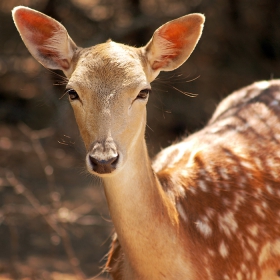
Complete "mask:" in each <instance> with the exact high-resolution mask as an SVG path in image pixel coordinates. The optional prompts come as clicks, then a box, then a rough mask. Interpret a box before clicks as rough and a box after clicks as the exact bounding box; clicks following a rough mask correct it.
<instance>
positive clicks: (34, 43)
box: [12, 6, 77, 76]
mask: <svg viewBox="0 0 280 280" xmlns="http://www.w3.org/2000/svg"><path fill="white" fill-rule="evenodd" d="M12 14H13V19H14V22H15V25H16V27H17V29H18V31H19V33H20V36H21V38H22V40H23V42H24V43H25V45H26V47H27V48H28V50H29V51H30V53H31V54H32V55H33V56H34V58H35V59H37V60H38V61H39V62H40V63H41V64H42V65H43V66H45V67H46V68H49V69H59V70H62V71H63V72H64V73H65V75H66V76H69V75H70V73H71V72H72V71H71V61H72V58H73V55H74V52H75V50H76V49H77V46H76V44H75V43H74V42H73V40H72V39H71V38H70V37H69V35H68V33H67V31H66V29H65V27H64V26H63V25H61V24H60V23H59V22H58V21H56V20H54V19H53V18H51V17H48V16H46V15H45V14H42V13H40V12H38V11H35V10H32V9H30V8H27V7H23V6H18V7H16V8H14V9H13V11H12Z"/></svg>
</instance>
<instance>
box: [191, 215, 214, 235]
mask: <svg viewBox="0 0 280 280" xmlns="http://www.w3.org/2000/svg"><path fill="white" fill-rule="evenodd" d="M195 224H196V228H197V229H198V230H199V231H200V233H201V234H203V235H204V237H209V236H210V235H211V234H212V228H211V226H210V225H209V223H208V218H207V217H206V216H204V217H202V219H201V220H197V221H196V223H195Z"/></svg>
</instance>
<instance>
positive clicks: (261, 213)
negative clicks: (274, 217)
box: [254, 205, 265, 219]
mask: <svg viewBox="0 0 280 280" xmlns="http://www.w3.org/2000/svg"><path fill="white" fill-rule="evenodd" d="M254 208H255V211H256V213H257V214H258V215H259V216H260V217H261V218H263V219H265V213H264V212H263V210H262V209H261V207H260V206H259V205H254Z"/></svg>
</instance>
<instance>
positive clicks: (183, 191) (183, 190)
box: [177, 185, 186, 197]
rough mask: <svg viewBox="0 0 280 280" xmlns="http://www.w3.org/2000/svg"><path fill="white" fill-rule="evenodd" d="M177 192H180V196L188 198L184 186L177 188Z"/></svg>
mask: <svg viewBox="0 0 280 280" xmlns="http://www.w3.org/2000/svg"><path fill="white" fill-rule="evenodd" d="M177 191H178V193H179V195H180V196H181V197H185V196H186V190H185V188H184V187H183V186H181V185H178V186H177Z"/></svg>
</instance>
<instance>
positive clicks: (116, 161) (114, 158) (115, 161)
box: [111, 155, 119, 169]
mask: <svg viewBox="0 0 280 280" xmlns="http://www.w3.org/2000/svg"><path fill="white" fill-rule="evenodd" d="M118 161H119V155H117V156H116V157H113V158H112V161H111V165H112V167H114V169H115V168H116V165H117V163H118Z"/></svg>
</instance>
